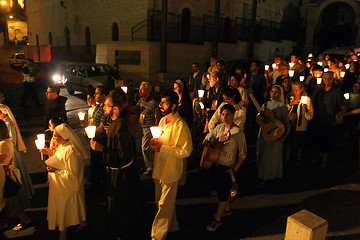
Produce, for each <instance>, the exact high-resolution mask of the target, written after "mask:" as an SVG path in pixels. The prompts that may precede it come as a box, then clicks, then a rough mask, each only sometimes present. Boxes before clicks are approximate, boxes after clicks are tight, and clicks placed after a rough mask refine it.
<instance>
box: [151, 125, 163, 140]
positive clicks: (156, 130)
mask: <svg viewBox="0 0 360 240" xmlns="http://www.w3.org/2000/svg"><path fill="white" fill-rule="evenodd" d="M150 131H151V134H152V136H153V138H159V137H160V133H161V128H160V127H151V128H150Z"/></svg>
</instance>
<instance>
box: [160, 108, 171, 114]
mask: <svg viewBox="0 0 360 240" xmlns="http://www.w3.org/2000/svg"><path fill="white" fill-rule="evenodd" d="M171 112H172V109H171V108H168V109H166V110H165V111H161V114H162V115H163V116H166V115H168V114H170V113H171Z"/></svg>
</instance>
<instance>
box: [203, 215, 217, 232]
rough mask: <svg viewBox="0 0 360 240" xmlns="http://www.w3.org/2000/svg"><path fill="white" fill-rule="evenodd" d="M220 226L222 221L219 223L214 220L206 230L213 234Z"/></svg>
mask: <svg viewBox="0 0 360 240" xmlns="http://www.w3.org/2000/svg"><path fill="white" fill-rule="evenodd" d="M220 225H221V221H218V220H216V219H215V218H214V219H213V220H212V222H211V223H210V224H209V225H208V226H207V227H206V230H208V231H209V232H213V231H215V230H216V229H218V227H220Z"/></svg>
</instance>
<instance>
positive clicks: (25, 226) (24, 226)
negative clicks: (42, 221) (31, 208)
mask: <svg viewBox="0 0 360 240" xmlns="http://www.w3.org/2000/svg"><path fill="white" fill-rule="evenodd" d="M29 227H32V223H31V222H30V223H28V224H25V223H19V224H18V225H16V226H15V227H13V230H14V231H22V230H24V229H27V228H29Z"/></svg>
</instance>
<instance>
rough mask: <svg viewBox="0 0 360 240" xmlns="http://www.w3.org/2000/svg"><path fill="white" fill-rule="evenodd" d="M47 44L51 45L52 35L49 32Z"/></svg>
mask: <svg viewBox="0 0 360 240" xmlns="http://www.w3.org/2000/svg"><path fill="white" fill-rule="evenodd" d="M49 44H50V45H52V44H53V41H52V34H51V32H49Z"/></svg>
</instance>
